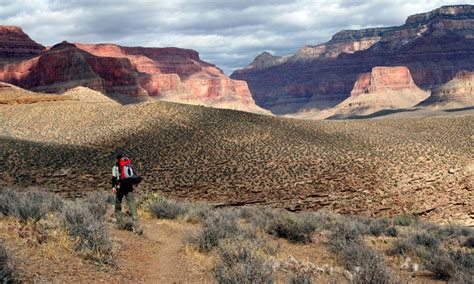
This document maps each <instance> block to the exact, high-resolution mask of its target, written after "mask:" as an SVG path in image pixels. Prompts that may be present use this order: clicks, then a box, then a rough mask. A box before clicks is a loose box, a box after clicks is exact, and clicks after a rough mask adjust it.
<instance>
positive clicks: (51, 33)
mask: <svg viewBox="0 0 474 284" xmlns="http://www.w3.org/2000/svg"><path fill="white" fill-rule="evenodd" d="M463 3H465V4H474V0H464V1H457V0H445V1H438V0H418V1H377V0H373V1H352V0H349V1H344V0H331V1H325V0H324V1H320V0H312V1H311V0H253V1H249V0H207V1H205V0H155V1H151V0H146V1H125V0H124V1H117V0H105V1H93V0H83V1H81V0H76V1H57V0H25V1H14V0H8V1H5V0H0V24H7V25H17V26H20V27H22V28H23V29H24V31H25V32H26V33H28V34H29V35H30V37H31V38H32V39H34V40H36V41H38V42H39V43H42V44H44V45H52V44H55V43H58V42H60V41H62V40H67V41H71V42H84V43H85V42H88V43H100V42H113V43H118V44H122V45H129V46H136V45H140V46H157V47H165V46H176V47H182V48H191V49H195V50H197V51H198V52H199V53H200V55H201V58H202V59H203V60H205V61H208V62H210V63H213V64H216V65H217V66H219V67H220V68H222V69H223V70H224V71H225V72H226V73H227V74H230V73H231V72H232V70H234V69H236V68H241V67H244V66H246V65H247V64H249V63H250V62H251V61H252V60H253V58H254V57H255V56H256V55H258V54H259V53H260V52H262V51H270V52H271V53H273V54H277V55H285V54H289V53H293V52H295V51H296V50H297V49H298V48H299V47H301V46H303V45H315V44H318V43H322V42H325V41H327V40H329V39H330V38H331V35H332V34H334V33H335V32H337V31H339V30H342V29H360V28H367V27H375V26H393V25H402V24H403V23H404V21H405V19H406V17H407V16H409V15H412V14H416V13H422V12H427V11H430V10H432V9H435V8H437V7H440V6H443V5H448V4H463Z"/></svg>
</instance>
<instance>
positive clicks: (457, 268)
mask: <svg viewBox="0 0 474 284" xmlns="http://www.w3.org/2000/svg"><path fill="white" fill-rule="evenodd" d="M424 265H425V267H426V269H427V270H429V271H431V272H432V273H433V274H434V277H435V278H436V279H440V280H453V281H454V282H458V283H470V281H472V279H473V277H474V273H473V271H474V255H473V254H472V253H467V252H463V251H451V252H445V251H442V250H438V251H436V252H434V253H433V254H432V255H431V257H430V259H428V260H427V261H425V263H424Z"/></svg>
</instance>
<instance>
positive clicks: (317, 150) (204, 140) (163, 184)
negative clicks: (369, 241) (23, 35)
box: [0, 101, 474, 226]
mask: <svg viewBox="0 0 474 284" xmlns="http://www.w3.org/2000/svg"><path fill="white" fill-rule="evenodd" d="M0 117H1V118H2V129H1V130H2V133H1V142H0V143H1V157H2V159H1V160H0V166H1V176H2V178H1V182H2V183H4V184H6V185H16V186H21V187H26V186H31V185H35V186H39V187H45V188H48V189H51V190H53V191H56V192H61V193H63V194H64V195H67V196H78V195H83V194H84V193H85V192H88V191H93V190H110V185H109V182H110V174H109V172H110V168H111V166H112V163H113V157H114V151H115V150H117V149H118V150H123V151H125V152H126V153H127V154H128V155H129V156H130V157H131V158H132V159H133V160H134V161H135V163H136V165H137V167H138V170H139V173H140V174H141V175H142V176H143V177H144V182H143V183H142V184H141V185H140V186H139V190H140V191H145V190H154V191H158V192H162V193H164V194H165V195H167V196H171V197H174V198H178V199H187V200H191V201H196V200H205V201H209V202H213V203H217V204H222V205H230V206H238V205H243V204H254V205H268V206H273V207H281V208H286V209H288V210H291V211H298V210H317V209H320V208H324V209H328V210H332V211H334V212H338V213H350V214H358V215H370V216H377V217H378V216H392V215H396V214H400V213H402V212H412V213H415V214H418V215H421V216H423V217H424V218H426V219H429V220H433V221H436V222H441V223H452V222H456V223H463V224H466V225H471V226H472V225H474V204H473V200H474V198H473V195H474V193H473V191H472V190H473V170H474V169H473V167H474V165H473V152H472V149H473V146H474V145H473V144H474V136H473V135H474V131H473V116H465V117H451V118H416V119H415V118H413V119H411V118H397V119H386V120H364V121H303V120H296V119H285V118H275V117H269V116H261V115H254V114H248V113H243V112H236V111H229V110H218V109H211V108H205V107H197V106H187V105H179V104H172V103H165V102H157V103H143V104H137V105H130V106H125V107H124V106H121V105H119V104H115V103H101V104H91V103H83V102H81V101H64V102H46V103H34V104H27V105H26V104H18V105H3V106H0Z"/></svg>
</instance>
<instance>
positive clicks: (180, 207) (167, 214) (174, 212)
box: [149, 198, 188, 219]
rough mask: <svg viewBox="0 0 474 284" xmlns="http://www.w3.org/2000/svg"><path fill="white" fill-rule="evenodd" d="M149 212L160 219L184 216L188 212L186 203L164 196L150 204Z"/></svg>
mask: <svg viewBox="0 0 474 284" xmlns="http://www.w3.org/2000/svg"><path fill="white" fill-rule="evenodd" d="M149 210H150V212H151V213H152V214H153V216H155V217H156V218H160V219H176V218H178V217H179V216H184V215H185V214H186V213H187V212H188V205H187V204H185V203H181V202H176V201H173V200H168V199H165V198H160V199H157V200H156V201H155V203H153V204H151V205H150V207H149Z"/></svg>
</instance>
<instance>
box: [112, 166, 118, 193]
mask: <svg viewBox="0 0 474 284" xmlns="http://www.w3.org/2000/svg"><path fill="white" fill-rule="evenodd" d="M117 184H118V176H117V168H116V167H115V166H114V167H113V168H112V188H116V187H117Z"/></svg>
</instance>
